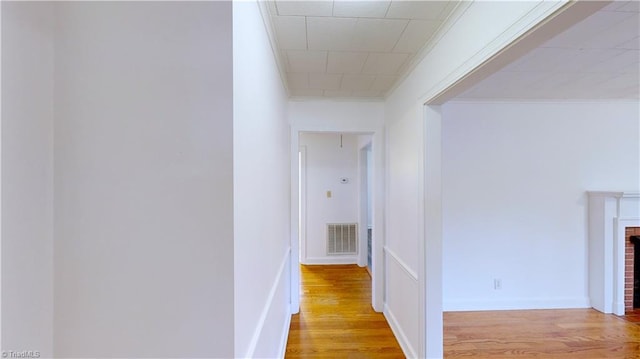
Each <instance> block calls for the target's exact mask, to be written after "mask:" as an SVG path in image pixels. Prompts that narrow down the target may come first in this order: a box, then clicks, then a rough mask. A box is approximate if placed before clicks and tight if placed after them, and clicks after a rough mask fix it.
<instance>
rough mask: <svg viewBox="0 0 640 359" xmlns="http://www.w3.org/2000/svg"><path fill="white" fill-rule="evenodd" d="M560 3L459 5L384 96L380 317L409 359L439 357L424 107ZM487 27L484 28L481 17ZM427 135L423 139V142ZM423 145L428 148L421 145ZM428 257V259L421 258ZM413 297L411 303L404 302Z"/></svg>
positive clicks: (430, 156) (437, 244) (434, 125)
mask: <svg viewBox="0 0 640 359" xmlns="http://www.w3.org/2000/svg"><path fill="white" fill-rule="evenodd" d="M563 3H564V2H562V1H559V2H542V1H516V2H508V3H505V2H490V1H476V2H463V3H461V5H460V6H459V7H458V8H457V9H456V10H455V11H454V13H453V15H452V17H451V18H450V19H449V20H448V21H447V22H446V24H445V25H444V26H443V28H442V29H441V31H440V32H439V33H438V35H437V36H436V37H435V42H434V43H433V45H432V46H431V47H430V48H428V49H427V53H426V55H425V57H424V58H423V59H421V60H420V61H419V62H418V63H417V64H416V65H415V66H414V67H413V69H412V70H411V71H410V72H409V74H408V75H407V76H406V77H405V78H404V79H403V80H402V81H401V82H400V84H399V85H398V86H397V87H396V88H395V89H394V90H393V91H392V93H391V94H389V95H388V96H387V100H386V102H385V110H384V112H385V131H386V133H387V138H386V146H387V147H388V148H389V151H387V153H386V155H387V158H386V160H387V163H386V167H387V171H386V180H387V191H388V195H387V198H388V199H389V200H388V201H387V206H386V217H387V221H386V229H387V230H386V234H385V237H386V238H387V240H388V244H387V252H386V254H387V256H386V259H387V261H390V262H389V263H391V262H393V264H392V265H389V267H388V273H387V278H388V279H387V281H388V282H389V283H396V284H394V285H395V286H396V287H397V288H395V289H393V290H388V291H386V307H385V313H386V314H387V317H388V318H389V320H390V323H391V325H392V328H393V329H394V332H395V333H396V336H397V337H399V339H400V344H401V345H402V347H403V349H404V350H405V354H407V355H408V356H424V357H427V358H439V357H442V355H443V354H442V353H443V349H442V306H441V301H442V272H441V265H440V261H439V260H438V259H440V253H441V252H440V251H441V245H442V236H441V235H440V234H439V233H440V228H439V227H440V226H441V224H440V223H441V221H440V216H441V209H440V203H441V193H440V187H439V183H440V162H439V158H440V156H439V155H440V123H441V118H440V114H439V110H438V109H437V108H425V107H424V104H425V103H427V102H428V101H429V100H431V99H433V98H435V97H436V96H437V95H438V94H440V93H442V92H444V91H445V90H447V89H450V88H451V87H452V86H454V85H455V84H456V83H457V82H458V81H459V80H461V79H462V78H463V77H464V76H465V75H466V74H468V73H469V72H470V71H471V70H473V69H475V68H476V67H478V66H480V65H481V64H483V63H484V62H485V61H487V60H488V59H490V58H491V57H492V56H493V55H495V54H496V53H498V52H499V51H500V50H502V49H503V48H504V47H505V46H506V45H508V44H510V43H512V42H513V41H514V40H516V39H517V38H518V37H520V36H522V35H523V34H525V33H526V32H527V31H528V30H529V29H531V28H532V27H534V26H535V25H536V24H538V23H539V22H540V21H542V20H543V19H545V18H546V17H547V16H549V15H550V14H552V13H553V12H554V11H556V10H558V9H559V8H560V7H562V6H563ZM488 18H491V19H492V21H490V22H487V21H486V19H488ZM425 136H426V137H425ZM427 138H428V139H429V142H427V141H426V139H427ZM429 256H431V259H430V260H429V261H425V260H424V258H425V257H429ZM407 296H408V297H409V298H417V299H416V300H414V301H413V302H412V303H407V302H406V299H405V298H406V297H407Z"/></svg>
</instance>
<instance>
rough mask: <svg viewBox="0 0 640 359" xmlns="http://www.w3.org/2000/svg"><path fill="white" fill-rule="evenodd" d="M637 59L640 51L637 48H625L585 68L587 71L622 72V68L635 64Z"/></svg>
mask: <svg viewBox="0 0 640 359" xmlns="http://www.w3.org/2000/svg"><path fill="white" fill-rule="evenodd" d="M609 51H613V50H609ZM638 61H640V52H639V51H638V50H626V51H624V52H622V53H620V54H618V55H616V56H612V57H609V58H607V59H606V60H603V61H601V62H597V63H595V64H593V65H591V66H589V67H588V68H586V69H585V70H586V71H587V72H617V71H620V72H622V70H623V69H625V68H628V67H630V66H631V65H633V64H637V63H638Z"/></svg>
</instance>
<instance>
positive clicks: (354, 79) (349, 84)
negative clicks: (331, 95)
mask: <svg viewBox="0 0 640 359" xmlns="http://www.w3.org/2000/svg"><path fill="white" fill-rule="evenodd" d="M375 79H376V77H375V76H371V75H348V74H347V75H344V76H343V77H342V86H341V87H340V89H341V90H354V91H363V90H369V89H371V86H372V85H373V82H374V81H375Z"/></svg>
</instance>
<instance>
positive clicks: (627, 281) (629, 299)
mask: <svg viewBox="0 0 640 359" xmlns="http://www.w3.org/2000/svg"><path fill="white" fill-rule="evenodd" d="M632 236H638V237H640V227H627V228H625V233H624V310H625V312H628V311H631V310H633V308H634V306H633V295H634V288H633V287H634V280H635V277H634V264H635V244H634V243H633V242H632V241H631V237H632ZM635 294H636V295H637V294H638V293H635ZM636 304H637V303H636Z"/></svg>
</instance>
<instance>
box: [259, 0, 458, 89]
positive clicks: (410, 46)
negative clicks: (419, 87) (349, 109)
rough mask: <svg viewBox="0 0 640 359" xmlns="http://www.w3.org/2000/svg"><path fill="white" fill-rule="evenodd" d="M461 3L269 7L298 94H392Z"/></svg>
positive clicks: (288, 3) (300, 3) (310, 3)
mask: <svg viewBox="0 0 640 359" xmlns="http://www.w3.org/2000/svg"><path fill="white" fill-rule="evenodd" d="M458 3H459V2H458V1H406V0H405V1H344V0H342V1H339V0H336V1H278V0H276V1H275V2H269V4H268V5H269V6H268V9H269V13H270V16H271V22H272V24H273V27H274V32H275V37H276V41H277V47H278V50H279V51H280V55H281V60H282V62H283V63H284V67H285V70H286V77H287V83H288V87H289V93H290V95H291V96H293V97H299V96H304V97H306V96H311V97H342V98H344V97H347V98H382V97H384V95H385V94H386V93H387V92H388V91H389V89H391V87H392V86H393V85H394V83H395V82H396V81H397V80H398V79H399V78H400V76H401V75H402V74H403V73H404V72H405V71H406V69H407V68H408V66H409V65H410V64H411V60H412V59H413V58H414V57H415V56H416V54H418V53H419V52H420V50H421V49H422V48H423V47H424V46H425V45H426V44H427V42H428V41H429V39H431V38H432V36H433V35H434V34H435V33H436V31H437V30H438V29H439V28H440V26H441V25H442V24H443V22H444V20H445V19H447V17H448V16H449V15H450V14H451V12H452V11H453V10H454V9H455V7H456V6H457V5H458Z"/></svg>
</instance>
